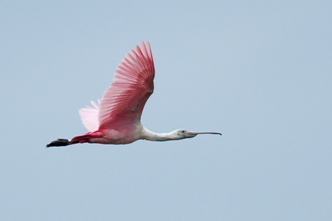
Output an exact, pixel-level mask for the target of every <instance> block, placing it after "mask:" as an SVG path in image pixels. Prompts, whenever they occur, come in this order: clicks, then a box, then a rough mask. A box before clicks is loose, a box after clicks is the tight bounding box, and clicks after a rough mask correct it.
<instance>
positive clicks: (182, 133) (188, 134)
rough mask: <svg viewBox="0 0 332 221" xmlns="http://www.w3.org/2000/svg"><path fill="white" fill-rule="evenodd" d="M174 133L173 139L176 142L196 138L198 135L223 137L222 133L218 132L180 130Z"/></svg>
mask: <svg viewBox="0 0 332 221" xmlns="http://www.w3.org/2000/svg"><path fill="white" fill-rule="evenodd" d="M171 133H172V137H173V139H174V140H180V139H185V138H193V137H196V136H197V135H198V134H217V135H221V133H218V132H192V131H188V130H184V129H178V130H175V131H173V132H171Z"/></svg>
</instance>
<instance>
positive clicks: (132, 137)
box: [47, 42, 221, 147]
mask: <svg viewBox="0 0 332 221" xmlns="http://www.w3.org/2000/svg"><path fill="white" fill-rule="evenodd" d="M154 74H155V70H154V63H153V58H152V52H151V48H150V44H149V43H148V42H147V43H144V42H142V43H141V44H140V45H139V46H136V47H135V49H133V50H131V51H130V52H129V53H128V54H127V55H126V56H125V58H124V59H123V60H122V61H121V63H120V64H119V66H118V67H117V69H116V71H115V74H114V80H113V82H112V84H111V85H110V86H109V88H107V90H106V91H105V93H104V95H103V97H102V99H101V100H98V103H95V102H93V101H91V104H92V106H91V107H90V106H87V107H86V108H82V109H80V110H79V114H80V116H81V119H82V122H83V124H84V126H85V127H86V129H88V131H89V132H87V133H85V134H83V135H79V136H76V137H73V138H72V139H71V140H67V139H57V140H55V141H53V142H51V143H49V144H47V147H52V146H67V145H71V144H76V143H101V144H129V143H132V142H134V141H136V140H139V139H143V140H153V141H167V140H180V139H184V138H192V137H195V136H196V135H198V134H218V135H221V133H218V132H192V131H188V130H183V129H180V130H175V131H172V132H169V133H154V132H152V131H150V130H148V129H146V128H145V127H143V125H142V124H141V115H142V111H143V108H144V105H145V103H146V101H147V100H148V98H149V97H150V95H151V94H152V93H153V88H154V86H153V78H154Z"/></svg>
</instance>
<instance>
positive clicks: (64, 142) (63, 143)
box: [46, 139, 70, 147]
mask: <svg viewBox="0 0 332 221" xmlns="http://www.w3.org/2000/svg"><path fill="white" fill-rule="evenodd" d="M69 144H70V143H69V140H67V139H57V140H54V141H52V142H51V143H49V144H47V145H46V147H60V146H67V145H69Z"/></svg>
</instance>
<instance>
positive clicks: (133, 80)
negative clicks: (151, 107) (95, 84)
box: [80, 42, 155, 131]
mask: <svg viewBox="0 0 332 221" xmlns="http://www.w3.org/2000/svg"><path fill="white" fill-rule="evenodd" d="M154 73H155V70H154V63H153V57H152V52H151V47H150V44H149V43H148V42H147V43H144V42H142V43H141V44H140V45H139V46H136V47H135V49H133V50H131V51H130V52H129V53H128V54H127V55H126V56H125V58H124V59H123V60H122V61H121V62H120V64H119V65H118V67H117V69H116V71H115V74H114V80H113V82H112V83H111V85H110V86H109V88H107V90H106V91H105V93H104V95H103V97H102V99H101V101H100V104H99V105H98V106H97V105H96V106H95V105H93V106H95V107H94V108H92V107H87V108H83V109H81V110H80V115H81V118H82V122H83V124H84V126H85V127H86V128H87V129H88V130H89V131H93V130H97V129H98V128H99V129H105V128H116V127H117V126H121V125H126V124H134V123H135V122H137V121H139V120H140V119H141V115H142V111H143V108H144V105H145V103H146V101H147V99H148V98H149V97H150V95H151V94H152V93H153V79H154ZM97 116H98V117H97ZM96 117H97V118H96ZM96 119H98V121H96ZM92 122H93V123H92ZM96 125H98V126H96ZM91 129H93V130H91Z"/></svg>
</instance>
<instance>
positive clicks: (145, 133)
mask: <svg viewBox="0 0 332 221" xmlns="http://www.w3.org/2000/svg"><path fill="white" fill-rule="evenodd" d="M141 139H144V140H152V141H166V140H178V139H180V138H179V137H178V136H177V134H176V131H172V132H169V133H155V132H152V131H150V130H148V129H146V128H144V127H143V130H142V134H141Z"/></svg>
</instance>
